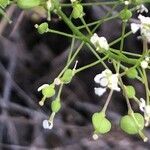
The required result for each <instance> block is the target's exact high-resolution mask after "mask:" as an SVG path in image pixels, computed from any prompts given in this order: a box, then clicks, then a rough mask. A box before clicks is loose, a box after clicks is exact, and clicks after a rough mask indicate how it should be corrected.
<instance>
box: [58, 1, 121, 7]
mask: <svg viewBox="0 0 150 150" xmlns="http://www.w3.org/2000/svg"><path fill="white" fill-rule="evenodd" d="M118 3H120V2H117V1H111V2H93V3H81V5H82V6H99V5H113V4H118ZM61 7H72V4H61Z"/></svg>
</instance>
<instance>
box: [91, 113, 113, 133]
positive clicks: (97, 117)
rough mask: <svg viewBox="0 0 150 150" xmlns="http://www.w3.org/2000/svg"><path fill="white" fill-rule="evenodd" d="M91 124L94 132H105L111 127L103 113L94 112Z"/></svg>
mask: <svg viewBox="0 0 150 150" xmlns="http://www.w3.org/2000/svg"><path fill="white" fill-rule="evenodd" d="M92 124H93V127H94V129H95V132H96V133H101V134H105V133H107V132H109V131H110V129H111V123H110V121H109V120H108V119H107V118H105V114H104V113H94V114H93V116H92Z"/></svg>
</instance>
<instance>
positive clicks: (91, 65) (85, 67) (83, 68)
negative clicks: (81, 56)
mask: <svg viewBox="0 0 150 150" xmlns="http://www.w3.org/2000/svg"><path fill="white" fill-rule="evenodd" d="M107 58H108V56H105V57H104V58H102V59H101V60H97V61H95V62H93V63H90V64H88V65H86V66H83V67H81V68H79V69H77V70H76V71H75V73H79V72H81V71H83V70H85V69H88V68H90V67H93V66H95V65H97V64H99V63H101V62H102V61H104V60H105V59H107Z"/></svg>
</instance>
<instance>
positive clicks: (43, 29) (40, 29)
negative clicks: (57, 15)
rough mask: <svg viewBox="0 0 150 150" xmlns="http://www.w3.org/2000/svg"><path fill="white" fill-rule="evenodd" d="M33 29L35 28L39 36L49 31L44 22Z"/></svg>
mask: <svg viewBox="0 0 150 150" xmlns="http://www.w3.org/2000/svg"><path fill="white" fill-rule="evenodd" d="M35 27H36V28H37V30H38V33H39V34H43V33H45V32H47V30H48V29H49V28H48V23H46V22H44V23H42V24H40V25H35Z"/></svg>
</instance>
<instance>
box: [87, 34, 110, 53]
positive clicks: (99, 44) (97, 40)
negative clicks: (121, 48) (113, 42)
mask: <svg viewBox="0 0 150 150" xmlns="http://www.w3.org/2000/svg"><path fill="white" fill-rule="evenodd" d="M90 41H91V43H92V44H93V45H94V46H95V47H96V50H97V51H101V50H109V44H108V42H107V40H106V38H105V37H99V36H98V35H97V34H96V33H94V34H93V36H92V37H91V39H90Z"/></svg>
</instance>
